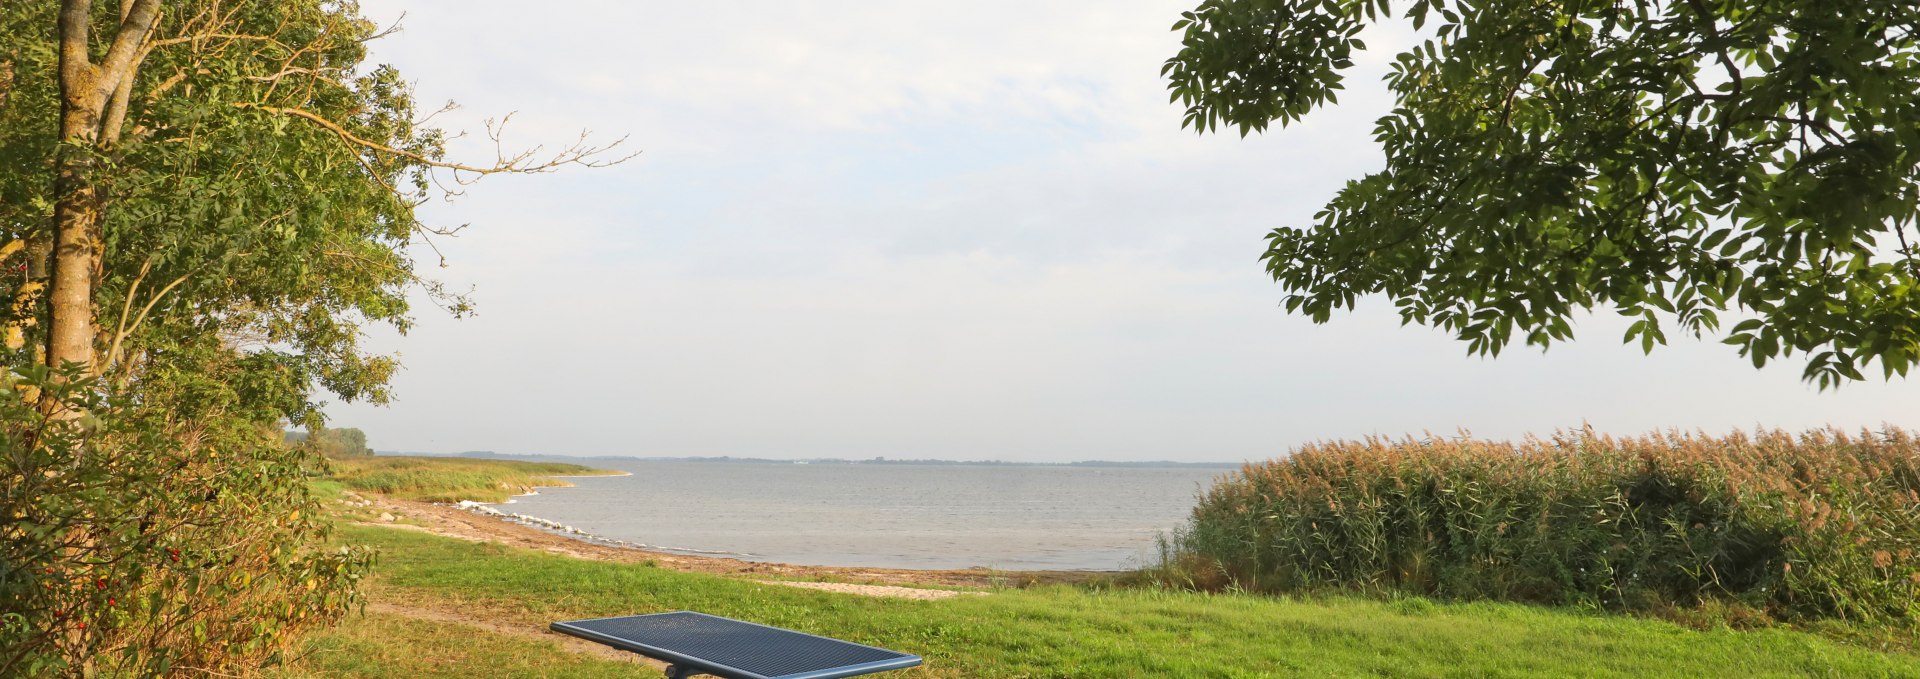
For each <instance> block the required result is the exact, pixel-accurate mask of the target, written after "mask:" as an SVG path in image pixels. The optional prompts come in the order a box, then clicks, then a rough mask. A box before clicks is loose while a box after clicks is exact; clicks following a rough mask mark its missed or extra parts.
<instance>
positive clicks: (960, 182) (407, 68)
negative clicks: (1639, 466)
mask: <svg viewBox="0 0 1920 679" xmlns="http://www.w3.org/2000/svg"><path fill="white" fill-rule="evenodd" d="M1192 1H1193V0H1173V1H1163V0H1107V1H1105V2H1099V3H1033V2H1019V3H1014V2H1000V1H997V0H976V1H974V2H965V3H853V2H837V3H833V2H805V1H797V0H783V1H778V2H738V1H735V2H717V3H683V2H676V3H662V2H651V1H647V2H639V1H630V0H551V1H549V2H544V3H539V4H538V5H537V8H530V6H529V5H528V4H527V3H525V2H523V1H520V0H513V1H507V0H461V1H459V2H454V1H451V0H443V1H430V0H363V1H362V9H363V11H364V12H365V13H366V14H367V15H368V16H369V17H371V18H374V19H376V20H379V21H381V22H382V23H391V22H393V21H395V20H399V19H401V17H402V16H404V19H403V20H401V21H400V23H401V26H402V30H401V31H400V32H399V33H397V34H396V35H393V36H391V37H388V38H385V39H383V40H380V41H378V42H376V43H375V44H374V45H373V58H374V59H375V60H376V61H379V62H382V63H389V64H392V65H394V66H396V67H398V68H399V69H400V70H401V72H402V73H403V74H404V75H405V76H406V77H407V78H408V79H409V80H411V81H413V82H414V83H416V93H417V96H418V98H419V99H420V101H421V103H422V107H423V108H425V109H429V110H430V109H432V108H435V107H436V105H437V104H438V103H439V102H442V101H446V100H454V101H458V102H459V103H460V104H461V106H462V108H461V109H460V110H459V111H457V112H455V113H454V114H452V115H449V116H442V117H441V118H440V119H438V120H439V122H442V123H445V124H446V125H447V126H448V127H450V128H451V129H456V130H458V129H466V130H469V131H472V132H474V133H476V136H477V133H478V132H479V131H480V130H481V129H482V127H481V125H482V121H483V120H485V119H487V118H489V117H499V116H501V115H504V114H506V113H509V112H513V113H515V114H516V115H515V116H514V118H513V124H512V126H511V127H509V128H508V132H507V142H508V143H509V144H517V145H520V146H533V145H539V144H546V145H548V146H549V147H553V146H564V145H565V144H567V143H569V142H570V141H572V140H573V139H575V138H576V137H577V135H578V134H579V133H580V132H581V131H582V130H591V131H592V132H593V134H594V138H595V139H605V140H611V139H617V138H619V137H621V136H626V137H627V138H628V141H627V148H631V149H632V150H634V151H639V152H640V155H638V156H637V157H635V158H633V159H632V160H630V161H628V162H626V163H624V164H621V165H619V166H616V167H611V168H604V169H574V170H570V171H563V172H558V173H554V174H547V175H537V176H507V177H492V178H488V179H487V180H485V181H483V182H481V183H480V184H479V185H477V186H474V187H472V189H471V190H470V191H468V192H467V193H466V194H465V195H464V196H461V197H459V198H458V199H457V200H455V201H453V202H451V203H438V202H436V203H434V204H431V205H429V206H428V207H427V208H426V209H425V210H424V211H423V215H424V216H425V218H426V219H427V220H428V221H429V222H431V223H434V224H438V225H443V226H444V225H457V224H471V227H470V228H468V229H466V230H465V231H463V232H462V233H461V234H460V235H459V236H458V237H456V238H442V239H439V240H438V246H439V249H440V250H441V251H442V252H443V253H444V254H445V255H446V267H445V268H441V267H439V266H437V265H438V259H437V257H436V256H435V255H433V253H431V252H425V251H423V252H419V253H417V254H418V255H419V256H420V261H421V263H422V271H423V273H426V274H428V275H431V276H435V277H437V278H439V279H440V280H443V281H446V282H448V283H449V284H450V285H452V286H454V287H456V288H459V289H467V288H469V287H470V288H471V289H472V296H473V299H474V300H475V301H476V303H477V305H478V313H477V315H476V316H474V317H471V318H466V319H460V320H456V319H451V318H449V317H447V316H446V315H444V314H441V313H439V312H437V311H436V310H434V309H433V308H432V307H431V306H427V305H421V308H420V309H419V310H418V312H417V313H416V318H417V320H418V325H417V327H415V328H414V329H413V330H412V331H411V332H410V333H408V334H407V335H406V336H404V337H402V336H398V335H396V334H394V333H392V332H388V331H380V330H375V331H373V332H371V333H370V335H369V338H368V344H369V346H371V347H373V348H375V349H377V350H380V351H383V352H393V353H398V354H399V355H400V359H401V362H402V363H403V365H404V366H405V368H404V370H403V371H402V372H401V373H400V374H399V375H398V376H397V377H396V378H395V380H394V387H395V394H396V400H395V401H394V402H393V403H392V404H390V405H387V406H382V407H375V406H370V405H367V404H356V403H334V404H331V405H329V407H328V408H327V412H328V415H329V417H330V418H331V424H332V425H333V426H344V427H358V428H361V429H363V430H365V431H366V433H367V435H368V438H369V440H370V442H371V444H372V445H373V446H374V447H375V448H377V449H380V450H396V451H413V452H457V451H466V450H492V451H497V452H500V453H507V454H554V455H637V456H682V455H732V456H750V457H770V458H816V457H844V458H867V457H873V456H886V457H893V458H945V459H999V460H1015V461H1069V460H1086V459H1106V460H1185V461H1240V460H1254V459H1264V458H1270V457H1275V456H1279V455H1284V454H1285V453H1286V452H1287V451H1288V450H1289V449H1290V448H1292V447H1295V446H1298V445H1300V444H1303V443H1307V442H1311V441H1319V440H1328V439H1339V438H1355V437H1363V436H1371V435H1384V436H1393V437H1400V436H1407V435H1414V436H1423V435H1427V434H1432V435H1442V436H1455V435H1459V434H1460V433H1462V432H1468V433H1471V434H1472V435H1474V436H1478V437H1487V438H1512V437H1520V436H1525V435H1529V434H1534V435H1546V434H1551V433H1552V432H1554V431H1556V430H1562V429H1569V428H1579V427H1581V426H1583V425H1587V426H1591V427H1593V428H1594V429H1596V430H1599V431H1604V432H1611V433H1621V434H1628V433H1638V432H1644V431H1648V430H1654V429H1676V428H1677V429H1682V430H1688V431H1696V430H1700V431H1706V432H1710V433H1716V434H1717V433H1725V432H1728V431H1730V430H1733V429H1736V428H1740V429H1751V428H1754V427H1767V428H1774V427H1781V428H1788V429H1802V428H1808V427H1817V426H1823V425H1834V426H1839V427H1843V428H1848V429H1857V428H1861V427H1880V426H1882V425H1884V424H1895V425H1901V426H1906V427H1915V426H1920V417H1917V416H1916V415H1917V414H1920V384H1916V383H1915V382H1913V381H1910V380H1895V381H1893V382H1884V381H1881V380H1879V379H1877V378H1876V379H1874V380H1872V381H1869V382H1866V383H1860V384H1854V385H1849V386H1846V387H1844V388H1841V389H1839V390H1837V391H1834V390H1829V391H1827V392H1824V393H1822V392H1820V391H1819V390H1818V389H1816V388H1814V387H1812V386H1810V385H1807V384H1805V383H1803V382H1802V381H1801V380H1800V369H1801V367H1802V365H1801V364H1800V363H1799V362H1798V361H1797V360H1794V359H1789V360H1787V361H1785V362H1781V363H1776V364H1772V365H1769V366H1768V367H1767V368H1765V369H1762V370H1755V369H1754V368H1753V367H1752V365H1751V364H1750V363H1748V362H1747V361H1746V360H1744V359H1742V358H1740V357H1739V356H1737V355H1736V353H1735V352H1734V350H1733V349H1732V348H1731V347H1727V346H1724V345H1721V344H1719V343H1718V341H1717V340H1718V338H1715V337H1708V338H1705V339H1702V340H1693V339H1690V338H1684V337H1677V336H1676V337H1675V339H1674V343H1673V344H1672V345H1670V346H1667V347H1663V348H1658V349H1656V350H1655V351H1654V353H1653V354H1652V355H1650V356H1648V355H1643V354H1642V353H1641V351H1640V350H1639V348H1638V347H1637V345H1636V346H1626V345H1623V344H1622V343H1621V342H1620V338H1621V335H1622V333H1623V332H1624V331H1625V328H1626V322H1625V321H1622V320H1621V319H1620V318H1619V317H1618V316H1615V315H1613V314H1612V313H1611V312H1608V311H1605V310H1602V311H1601V312H1600V313H1599V314H1598V315H1594V316H1590V317H1585V318H1582V319H1581V320H1580V321H1579V323H1578V324H1577V325H1576V327H1575V330H1576V332H1577V333H1578V339H1577V340H1576V341H1575V342H1573V343H1571V344H1561V345H1556V346H1555V347H1553V348H1552V349H1551V350H1550V351H1547V352H1544V353H1543V352H1541V351H1540V350H1538V349H1534V348H1527V347H1519V346H1516V347H1512V348H1510V349H1509V350H1508V351H1507V352H1505V353H1503V354H1502V355H1500V356H1499V357H1498V358H1485V357H1476V356H1469V355H1468V354H1467V352H1466V347H1465V345H1464V344H1463V343H1461V342H1459V341H1457V340H1455V339H1453V338H1451V337H1450V336H1448V335H1447V334H1446V333H1444V332H1441V331H1437V330H1433V329H1429V328H1423V327H1418V326H1410V327H1402V326H1401V325H1400V323H1399V318H1398V316H1397V315H1396V314H1395V313H1394V311H1393V309H1392V307H1391V305H1390V304H1389V303H1387V302H1386V301H1385V300H1382V299H1372V300H1365V301H1363V302H1362V304H1361V306H1360V308H1359V309H1358V310H1356V311H1354V312H1352V313H1348V314H1340V315H1336V316H1335V317H1334V318H1333V319H1332V320H1331V321H1330V322H1329V323H1327V324H1324V325H1316V324H1314V323H1312V322H1311V321H1309V320H1307V319H1305V318H1302V317H1298V316H1290V315H1287V314H1286V313H1284V312H1283V310H1282V309H1281V308H1280V307H1279V304H1278V303H1279V301H1280V299H1281V296H1282V291H1281V290H1280V289H1279V288H1278V286H1277V285H1276V284H1275V283H1274V282H1273V281H1272V280H1271V279H1270V278H1269V277H1268V276H1267V275H1266V273H1265V272H1264V270H1263V269H1262V266H1261V262H1260V261H1259V255H1260V254H1261V253H1262V252H1263V251H1264V236H1265V234H1266V233H1267V232H1268V231H1269V230H1271V229H1273V228H1275V227H1279V226H1306V225H1308V224H1310V221H1311V216H1312V214H1313V213H1314V212H1315V211H1317V210H1318V209H1319V207H1320V206H1321V205H1323V204H1324V203H1325V202H1326V200H1327V199H1329V198H1330V197H1331V196H1332V195H1333V193H1334V192H1335V191H1336V190H1338V188H1339V187H1340V186H1341V185H1342V184H1343V183H1344V182H1345V181H1347V180H1349V179H1354V178H1358V177H1360V176H1362V175H1364V174H1365V173H1367V172H1369V171H1371V170H1373V169H1376V168H1378V167H1380V166H1381V165H1382V156H1381V153H1380V150H1379V147H1378V145H1377V144H1375V143H1374V142H1373V141H1372V138H1371V135H1370V130H1371V128H1372V124H1373V121H1374V120H1375V119H1376V118H1378V117H1379V116H1381V115H1382V114H1384V113H1385V112H1386V111H1387V110H1388V108H1389V107H1390V103H1391V100H1390V99H1389V98H1388V96H1387V93H1386V90H1385V87H1384V86H1383V85H1381V84H1380V82H1379V76H1380V74H1382V73H1383V72H1384V67H1383V64H1385V63H1388V62H1389V61H1390V59H1391V57H1392V54H1393V52H1395V51H1397V49H1396V48H1404V47H1405V46H1407V45H1409V44H1411V41H1412V40H1413V38H1412V36H1410V35H1409V34H1407V33H1405V32H1404V31H1403V30H1401V29H1398V28H1391V27H1390V28H1385V29H1380V30H1375V31H1372V32H1371V33H1370V34H1368V35H1366V36H1364V37H1365V38H1366V39H1367V42H1368V45H1369V46H1370V47H1371V48H1372V49H1371V50H1370V51H1368V52H1365V53H1363V54H1362V55H1361V56H1360V59H1359V61H1360V63H1359V66H1358V67H1357V68H1356V69H1355V71H1354V72H1353V74H1352V75H1353V77H1352V78H1351V79H1350V80H1349V84H1348V87H1349V90H1348V92H1346V93H1345V94H1343V96H1342V97H1341V103H1340V105H1338V106H1337V107H1333V108H1329V109H1326V110H1322V111H1320V112H1317V113H1314V114H1313V115H1311V116H1310V117H1309V118H1307V119H1306V120H1305V121H1303V122H1302V123H1300V124H1296V125H1294V126H1292V127H1289V128H1287V129H1285V130H1277V129H1276V130H1274V131H1271V132H1268V133H1267V134H1265V135H1257V136H1252V137H1248V138H1245V139H1241V138H1239V137H1238V136H1237V135H1235V134H1226V135H1214V136H1204V137H1203V136H1198V135H1195V134H1193V133H1191V132H1189V131H1185V130H1182V129H1181V127H1180V119H1181V110H1180V108H1179V107H1178V106H1177V105H1175V104H1170V103H1168V98H1167V94H1166V90H1165V82H1164V81H1163V80H1162V79H1161V78H1160V77H1159V67H1160V64H1161V63H1162V62H1163V61H1164V60H1165V59H1166V58H1167V57H1169V56H1172V55H1173V53H1174V52H1175V51H1177V49H1178V37H1177V35H1175V34H1174V33H1172V32H1170V31H1169V30H1168V28H1169V26H1170V25H1171V24H1172V22H1173V21H1174V20H1175V19H1177V18H1178V15H1179V13H1180V12H1181V11H1183V10H1185V9H1189V8H1190V5H1191V3H1192ZM477 141H479V140H478V139H475V137H473V136H470V137H468V138H467V139H464V140H461V141H459V142H457V143H456V145H455V146H454V151H455V155H456V156H461V157H466V158H477V159H480V160H486V159H490V158H491V157H492V154H493V149H492V148H491V147H490V146H486V145H482V144H479V143H476V142H477Z"/></svg>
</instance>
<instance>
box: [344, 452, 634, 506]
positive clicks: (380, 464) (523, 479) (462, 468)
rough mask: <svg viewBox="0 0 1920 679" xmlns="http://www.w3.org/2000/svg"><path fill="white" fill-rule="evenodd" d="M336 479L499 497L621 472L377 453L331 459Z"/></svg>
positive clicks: (432, 498)
mask: <svg viewBox="0 0 1920 679" xmlns="http://www.w3.org/2000/svg"><path fill="white" fill-rule="evenodd" d="M332 465H333V474H332V475H331V478H332V480H333V481H334V482H337V483H339V484H340V485H341V486H343V487H345V488H347V489H348V490H361V491H370V492H375V493H380V494H382V495H386V496H388V497H393V498H399V499H402V500H423V501H427V502H454V501H458V500H474V501H476V502H501V501H504V500H506V499H507V498H508V497H511V496H513V495H517V494H521V493H525V492H527V491H528V490H530V489H533V488H536V487H565V486H569V485H572V484H569V483H567V482H566V481H563V480H560V479H556V478H552V477H555V476H595V475H601V474H617V473H618V472H609V471H604V470H599V469H594V468H592V467H582V466H580V465H577V464H566V463H562V462H520V461H516V460H478V459H471V458H461V457H410V456H402V455H377V456H371V457H347V458H336V459H334V460H332Z"/></svg>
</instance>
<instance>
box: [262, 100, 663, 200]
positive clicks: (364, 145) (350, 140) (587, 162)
mask: <svg viewBox="0 0 1920 679" xmlns="http://www.w3.org/2000/svg"><path fill="white" fill-rule="evenodd" d="M234 106H235V107H238V108H250V109H255V110H260V111H266V112H268V113H275V114H279V115H285V116H292V117H295V118H299V119H301V120H305V121H307V122H310V123H313V124H315V125H319V126H320V127H321V128H322V129H325V130H327V131H328V132H332V133H333V134H334V136H336V137H339V138H340V140H341V141H343V142H346V143H347V144H348V145H350V146H355V147H358V148H361V149H365V150H369V151H375V152H379V153H385V154H388V155H393V156H399V157H401V158H406V159H408V160H411V161H414V162H416V163H419V164H421V165H426V166H428V167H436V168H441V169H446V170H453V171H454V172H455V173H459V172H466V173H469V174H472V175H475V176H474V177H473V178H469V179H465V180H459V179H458V174H456V175H455V176H456V180H458V181H460V183H462V184H465V183H467V182H468V181H472V180H473V179H477V178H478V177H484V176H487V175H494V174H541V173H545V172H552V171H554V170H556V169H559V168H561V167H563V166H567V165H578V166H582V167H608V166H611V165H618V164H620V163H623V162H626V161H628V160H631V159H632V158H633V157H634V156H637V155H639V154H638V153H632V154H628V155H625V156H621V157H619V158H615V159H612V160H599V159H597V157H598V156H602V155H604V154H606V153H607V152H609V151H612V150H613V149H615V148H617V147H619V146H620V145H621V144H624V143H626V141H627V138H626V137H621V138H620V139H617V140H615V141H614V142H613V143H610V144H606V145H604V146H588V145H586V144H585V143H584V142H585V139H586V134H585V133H582V134H581V140H582V141H581V143H577V144H575V145H573V146H569V147H567V148H565V149H562V150H561V151H560V152H558V153H555V154H554V155H553V156H552V157H550V158H548V159H546V160H544V161H534V160H533V156H534V155H535V154H537V153H539V151H540V147H534V148H533V149H530V150H527V151H523V152H521V153H517V154H513V155H510V156H509V155H506V154H504V153H502V154H500V155H499V160H498V162H496V163H495V164H494V165H493V166H491V167H482V166H479V165H469V164H466V163H454V162H448V161H444V160H439V159H436V158H430V157H427V156H424V155H421V154H418V153H415V152H412V151H407V150H404V149H397V148H394V147H391V146H388V145H386V144H382V143H380V142H377V141H373V140H371V139H366V138H363V137H360V136H358V135H355V134H354V133H353V132H351V131H348V130H347V128H346V127H344V126H342V125H340V124H339V123H336V122H334V121H332V120H330V119H328V118H327V117H326V116H322V115H320V114H317V113H313V112H311V111H307V110H305V109H298V108H287V107H280V106H265V105H261V104H253V103H247V102H238V103H235V104H234ZM509 118H511V116H509ZM505 125H506V120H502V121H501V122H500V123H499V124H498V125H495V124H493V123H492V122H491V121H489V123H488V125H487V136H488V137H489V138H491V139H493V140H494V142H495V144H496V146H498V145H499V143H500V130H502V129H504V128H505Z"/></svg>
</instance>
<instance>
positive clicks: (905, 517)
mask: <svg viewBox="0 0 1920 679" xmlns="http://www.w3.org/2000/svg"><path fill="white" fill-rule="evenodd" d="M585 462H586V464H588V465H590V466H593V467H597V468H602V469H617V470H621V471H627V472H632V474H633V475H632V476H614V477H589V478H573V479H568V480H569V481H571V482H573V483H574V485H575V487H573V488H548V489H542V491H541V492H540V493H539V494H537V495H532V496H522V497H519V498H516V499H515V501H514V504H513V506H512V507H503V508H502V509H506V510H509V511H512V512H516V513H520V514H526V515H529V516H535V517H539V518H542V519H548V520H551V521H557V522H560V523H563V524H567V525H570V526H573V527H575V528H578V529H580V530H583V531H586V532H588V533H592V534H595V535H599V536H602V537H607V538H614V539H619V540H626V541H629V542H635V543H642V544H645V545H647V546H648V547H649V548H653V549H662V550H667V551H685V552H692V553H718V554H721V555H725V556H732V557H735V558H741V559H748V560H755V561H772V562H780V563H794V564H808V565H832V566H869V567H887V568H969V567H974V566H986V567H991V568H998V569H1007V570H1056V569H1059V570H1067V569H1086V570H1110V569H1120V568H1127V567H1133V566H1138V565H1141V564H1142V563H1143V562H1144V561H1145V560H1147V559H1148V557H1149V555H1150V554H1151V553H1152V552H1153V549H1154V545H1155V539H1156V538H1157V537H1158V536H1159V535H1161V534H1162V533H1164V532H1165V531H1167V530H1169V529H1172V528H1174V527H1175V526H1178V525H1180V524H1181V523H1182V522H1183V521H1185V519H1186V517H1187V514H1188V512H1189V511H1190V510H1191V509H1192V508H1193V504H1194V501H1195V499H1196V497H1197V495H1198V494H1199V492H1200V491H1201V490H1202V489H1203V488H1204V487H1206V486H1208V485H1210V484H1211V482H1212V481H1213V479H1214V478H1215V477H1217V476H1219V475H1221V474H1224V473H1226V472H1227V471H1228V470H1225V469H1197V468H1091V467H1018V466H992V465H953V466H948V465H907V464H885V465H881V464H742V463H718V462H678V461H650V460H607V459H595V460H588V461H585Z"/></svg>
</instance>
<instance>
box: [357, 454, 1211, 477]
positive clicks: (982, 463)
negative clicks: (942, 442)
mask: <svg viewBox="0 0 1920 679" xmlns="http://www.w3.org/2000/svg"><path fill="white" fill-rule="evenodd" d="M374 455H377V456H383V457H384V456H417V457H448V458H462V459H474V460H527V459H540V460H564V461H568V462H576V463H578V461H591V460H620V461H629V462H694V463H701V464H770V465H816V464H818V465H847V466H855V465H859V466H926V467H1066V468H1075V469H1239V468H1241V467H1244V466H1246V464H1247V463H1245V462H1176V461H1172V460H1147V461H1138V462H1134V461H1113V460H1081V461H1075V462H1011V461H1005V460H935V459H925V460H922V459H887V458H871V459H865V460H850V459H845V458H809V459H798V460H780V459H772V458H762V457H733V456H729V455H720V456H689V457H639V456H634V455H591V456H587V455H543V454H524V455H522V454H507V453H496V452H493V451H490V450H477V451H465V452H459V453H423V452H413V451H397V450H377V451H374ZM556 478H559V477H556Z"/></svg>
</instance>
